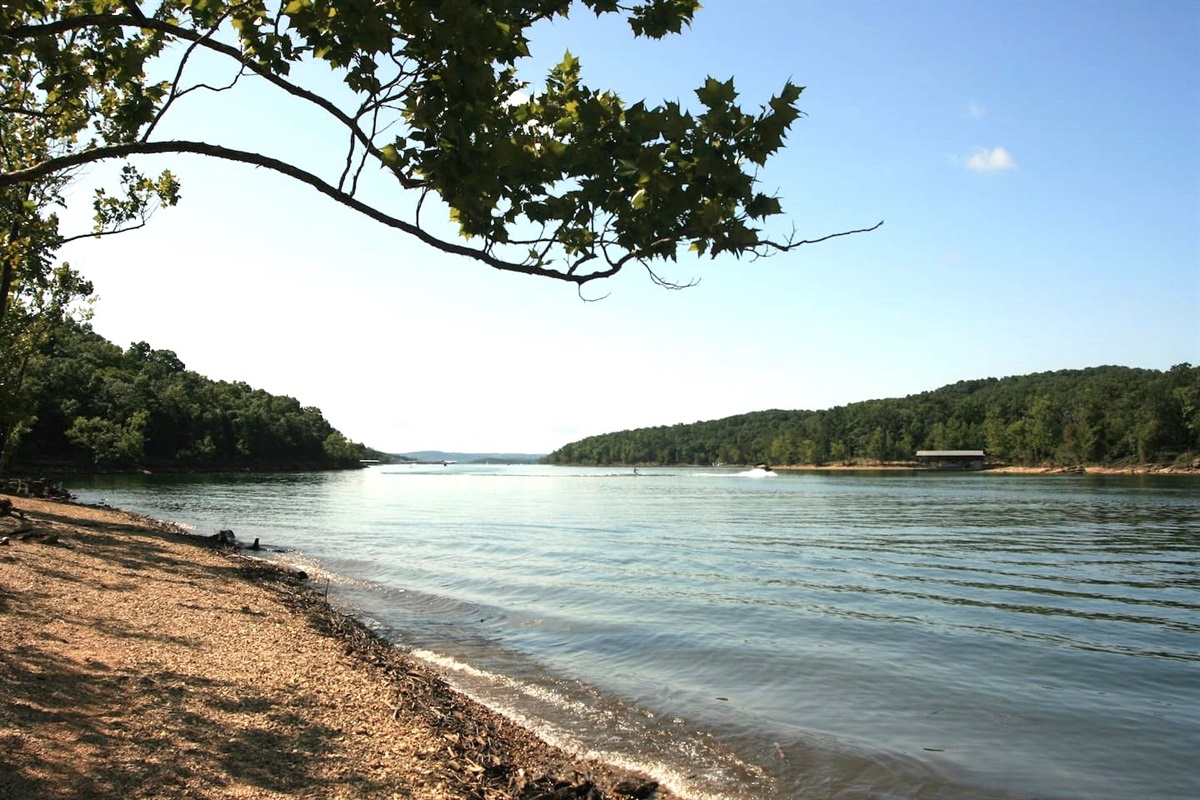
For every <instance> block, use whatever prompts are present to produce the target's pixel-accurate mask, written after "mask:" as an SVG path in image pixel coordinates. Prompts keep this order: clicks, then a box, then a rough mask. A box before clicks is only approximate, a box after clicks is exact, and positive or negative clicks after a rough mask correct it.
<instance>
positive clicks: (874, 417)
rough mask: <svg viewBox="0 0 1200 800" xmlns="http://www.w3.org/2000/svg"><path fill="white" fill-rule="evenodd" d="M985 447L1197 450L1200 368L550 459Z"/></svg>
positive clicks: (1135, 372) (899, 458)
mask: <svg viewBox="0 0 1200 800" xmlns="http://www.w3.org/2000/svg"><path fill="white" fill-rule="evenodd" d="M926 449H927V450H959V449H970V450H977V449H983V450H986V451H987V453H988V456H989V457H990V458H991V459H993V460H995V461H999V462H1003V463H1010V464H1018V465H1030V466H1041V465H1076V464H1096V465H1114V464H1116V465H1119V464H1131V463H1172V462H1175V461H1180V460H1183V461H1190V460H1191V459H1194V458H1196V457H1197V456H1198V455H1200V367H1193V366H1191V365H1190V364H1180V365H1178V366H1175V367H1173V368H1172V369H1170V370H1169V371H1167V372H1159V371H1156V370H1145V369H1131V368H1127V367H1095V368H1092V369H1085V370H1064V371H1060V372H1045V373H1038V374H1034V375H1025V376H1019V377H1010V378H1004V379H996V378H988V379H984V380H976V381H964V382H961V383H956V384H953V385H952V386H946V387H943V388H941V389H938V390H936V391H932V392H925V393H922V394H918V395H912V396H909V397H905V398H902V399H891V400H869V401H866V402H862V403H854V404H851V405H848V406H839V407H837V408H833V409H829V410H827V411H759V412H754V413H750V414H742V415H739V416H735V417H727V418H725V419H720V420H713V421H710V422H697V423H694V424H692V425H674V426H670V427H658V428H643V429H639V430H633V431H622V432H619V433H609V434H604V435H601V436H593V437H589V438H587V439H583V440H581V441H578V442H573V443H571V444H568V445H566V446H564V447H562V448H560V449H558V450H556V451H555V452H554V453H551V454H550V455H549V456H548V457H547V460H548V461H549V462H550V463H553V464H712V463H731V464H747V463H751V464H752V463H757V462H768V463H772V464H779V465H799V464H816V465H820V464H827V463H853V464H879V463H888V462H908V461H911V460H912V459H913V458H914V456H915V454H916V451H917V450H926Z"/></svg>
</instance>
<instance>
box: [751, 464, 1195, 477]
mask: <svg viewBox="0 0 1200 800" xmlns="http://www.w3.org/2000/svg"><path fill="white" fill-rule="evenodd" d="M744 468H746V469H749V466H746V467H744ZM771 469H772V470H775V471H777V472H778V471H782V472H932V473H942V474H951V475H953V474H958V473H963V472H979V473H984V474H991V475H1200V468H1197V467H1194V466H1169V465H1162V464H1140V465H1138V466H1136V467H1106V466H1087V465H1078V466H1068V467H1022V466H1010V465H998V466H991V467H987V466H985V467H984V468H983V469H970V470H954V469H946V470H938V469H927V468H921V467H917V466H916V465H913V464H873V465H869V464H850V465H847V464H824V465H821V466H816V465H813V464H799V465H795V466H775V465H772V467H771Z"/></svg>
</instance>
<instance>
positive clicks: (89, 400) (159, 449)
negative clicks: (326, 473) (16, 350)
mask: <svg viewBox="0 0 1200 800" xmlns="http://www.w3.org/2000/svg"><path fill="white" fill-rule="evenodd" d="M24 395H25V398H24V403H25V412H24V419H23V426H24V427H25V428H26V430H25V433H24V435H23V436H21V437H20V440H19V443H18V445H17V449H16V451H15V453H14V457H13V459H12V471H14V472H17V471H23V472H26V473H29V472H31V471H34V470H49V471H55V470H92V469H104V470H129V469H151V470H156V471H159V470H162V471H187V470H242V469H260V470H282V469H337V468H348V467H357V466H360V464H359V460H360V459H363V458H379V457H380V456H381V454H378V453H376V452H375V451H372V450H369V449H368V448H366V447H364V446H363V445H361V444H357V443H355V442H351V441H349V440H347V439H346V437H345V436H343V435H342V434H341V433H340V432H338V431H337V430H335V429H334V428H333V426H332V425H330V424H329V422H327V421H326V420H325V418H324V416H323V415H322V414H321V411H320V409H317V408H312V407H305V406H301V404H300V402H299V401H298V400H296V399H295V398H292V397H285V396H279V395H272V394H269V393H268V392H265V391H263V390H261V389H254V388H252V387H251V386H249V385H247V384H246V383H242V382H240V381H239V382H232V383H230V382H226V381H214V380H210V379H209V378H206V377H204V376H202V375H199V374H198V373H195V372H192V371H191V370H188V369H187V368H186V367H185V366H184V364H183V362H182V361H180V360H179V358H178V357H177V356H176V355H175V353H173V352H171V351H170V350H155V349H153V348H151V347H150V345H148V344H146V343H145V342H137V343H135V344H133V345H131V346H130V347H129V349H127V350H122V349H121V348H120V347H118V346H116V345H114V344H113V343H111V342H109V341H108V340H106V339H104V338H103V337H102V336H100V335H99V334H97V333H95V332H94V331H92V330H91V328H90V327H89V326H87V325H80V324H77V323H73V322H68V323H66V324H65V325H63V326H62V327H61V328H59V329H58V330H57V331H56V332H55V334H54V335H53V336H52V337H51V338H50V340H49V341H48V342H46V344H45V345H44V346H43V347H42V348H40V350H38V351H37V352H36V353H34V355H33V356H32V357H31V359H30V361H29V363H28V365H27V366H26V370H25V376H24Z"/></svg>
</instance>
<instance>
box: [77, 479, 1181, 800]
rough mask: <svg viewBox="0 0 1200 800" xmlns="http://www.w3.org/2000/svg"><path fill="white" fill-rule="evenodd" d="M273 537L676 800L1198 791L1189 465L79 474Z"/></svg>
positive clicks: (196, 517)
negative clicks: (1083, 470)
mask: <svg viewBox="0 0 1200 800" xmlns="http://www.w3.org/2000/svg"><path fill="white" fill-rule="evenodd" d="M73 489H74V490H75V491H76V492H77V493H78V494H79V495H80V498H81V499H82V500H84V501H98V500H100V499H102V498H103V499H105V500H107V502H109V503H112V504H113V505H117V506H121V507H125V508H129V509H131V510H137V511H142V512H145V513H149V514H152V515H154V516H159V517H164V518H168V519H173V520H179V521H183V522H186V523H189V524H191V525H194V526H195V527H196V529H197V530H198V531H199V532H202V533H212V532H215V531H216V530H217V529H219V528H226V527H228V528H232V529H234V530H235V531H236V532H237V534H238V536H239V537H240V538H242V539H244V540H247V541H249V540H251V539H253V538H254V537H260V538H261V539H262V541H263V542H264V543H266V544H270V545H273V546H279V547H283V548H288V549H290V550H292V551H294V552H292V553H290V554H288V555H287V556H285V557H286V558H288V559H292V560H304V561H306V563H308V564H310V565H311V566H317V567H319V569H320V570H321V572H320V577H319V580H322V581H324V580H328V581H329V586H330V593H331V598H333V599H334V600H335V601H336V602H337V603H339V604H341V605H343V606H344V607H346V608H349V609H352V610H353V611H354V612H355V613H356V614H358V615H359V616H360V617H362V618H364V619H365V620H367V621H369V622H370V623H371V624H373V625H374V626H376V627H377V628H378V629H379V630H380V631H381V632H383V633H384V634H385V635H388V636H390V637H392V638H393V639H394V640H395V641H396V642H397V643H398V644H399V645H400V646H402V647H404V648H406V649H408V650H410V651H412V652H413V653H414V654H416V655H418V656H419V657H421V658H424V659H426V660H428V661H430V662H431V663H434V664H437V665H438V666H439V667H440V668H441V669H443V670H444V671H445V672H446V673H447V675H448V676H449V677H450V679H451V680H452V681H453V682H454V683H455V684H456V685H458V686H459V687H460V688H461V689H463V690H464V691H466V692H468V693H470V694H472V695H474V696H476V697H478V698H480V699H482V700H484V701H485V702H487V703H489V704H491V705H493V706H494V707H497V708H500V709H502V710H504V711H505V712H506V713H508V714H510V715H511V716H513V717H514V718H516V719H518V720H519V721H522V722H523V723H525V724H527V725H529V726H530V727H533V728H535V729H536V730H538V731H539V732H540V733H541V734H542V735H543V736H545V737H546V738H549V739H552V740H554V741H556V742H558V743H561V744H564V745H566V746H569V747H573V748H576V749H578V750H581V751H584V752H591V753H593V754H598V755H601V756H603V757H605V758H607V759H609V760H613V761H617V762H620V763H626V764H631V765H637V766H641V767H643V768H649V769H651V770H652V771H654V772H655V773H656V774H657V775H658V776H659V777H660V779H662V780H663V781H664V782H665V783H667V784H668V785H671V786H672V787H673V788H675V789H677V790H679V791H681V792H683V793H685V794H689V795H690V796H693V797H697V798H724V799H725V800H750V798H756V799H761V800H776V799H780V800H781V799H782V798H808V797H812V798H851V797H852V798H916V797H921V798H963V797H972V798H1043V800H1045V799H1046V798H1096V799H1097V800H1106V799H1107V798H1111V799H1112V800H1117V799H1118V798H1120V799H1121V800H1124V799H1125V798H1133V797H1139V798H1142V797H1144V798H1161V799H1162V800H1176V799H1178V800H1183V798H1189V800H1194V798H1196V797H1200V771H1198V769H1197V767H1196V764H1195V760H1196V755H1195V754H1196V753H1197V752H1200V614H1198V613H1197V612H1200V481H1197V480H1195V479H1193V478H1190V477H1187V476H1180V477H1174V478H1171V477H1158V476H1128V477H1124V476H1086V475H1085V476H1024V475H1020V476H1000V475H981V474H956V475H946V474H923V473H847V474H842V473H838V474H830V473H798V474H788V473H781V474H780V475H778V476H775V477H770V478H764V477H761V476H759V475H752V474H747V473H742V472H738V471H736V470H716V469H654V470H648V469H641V470H639V474H636V475H635V474H634V473H633V471H632V470H629V469H603V468H601V469H590V470H589V469H573V468H553V467H529V466H514V467H503V466H496V467H493V466H474V465H452V466H449V467H442V466H381V467H375V468H372V469H370V470H366V471H361V472H352V473H319V474H288V475H243V476H204V477H167V476H162V477H154V476H150V477H121V478H96V479H93V480H92V481H91V482H89V483H87V484H86V485H84V484H80V485H78V486H73Z"/></svg>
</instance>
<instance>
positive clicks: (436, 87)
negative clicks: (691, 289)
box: [0, 0, 877, 314]
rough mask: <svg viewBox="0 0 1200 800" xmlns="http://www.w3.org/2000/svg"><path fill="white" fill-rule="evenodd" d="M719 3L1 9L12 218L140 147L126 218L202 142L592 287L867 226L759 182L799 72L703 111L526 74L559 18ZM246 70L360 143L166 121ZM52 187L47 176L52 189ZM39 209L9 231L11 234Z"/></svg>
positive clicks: (716, 87) (571, 66)
mask: <svg viewBox="0 0 1200 800" xmlns="http://www.w3.org/2000/svg"><path fill="white" fill-rule="evenodd" d="M699 5H700V4H699V3H698V2H695V1H694V0H630V2H626V3H621V2H618V0H582V2H581V3H572V2H570V0H374V1H373V2H365V1H364V0H279V2H268V0H239V1H236V2H230V1H229V0H161V2H157V3H150V2H147V3H138V2H137V1H136V0H83V1H80V2H58V1H56V0H12V1H11V2H6V3H5V4H3V7H2V8H0V107H2V110H3V119H4V122H3V123H2V124H3V130H2V131H0V140H2V141H0V145H3V146H0V190H2V191H3V192H4V196H3V202H4V204H5V206H6V208H7V209H8V211H9V212H10V215H11V216H14V217H21V216H22V215H23V214H24V215H25V216H28V212H29V211H30V210H31V209H39V208H42V207H44V205H45V203H46V202H48V201H50V200H53V199H56V198H61V188H62V187H61V184H62V181H63V180H65V179H67V178H69V176H70V175H71V173H72V171H73V170H76V169H78V168H79V167H81V166H83V165H87V164H93V163H97V162H101V161H109V160H116V161H121V162H125V167H124V171H123V172H122V186H121V188H120V190H118V191H115V192H113V193H111V194H110V193H108V192H105V191H103V190H101V191H99V192H98V193H97V195H96V197H95V202H94V205H95V218H96V231H95V232H96V233H100V234H107V233H112V232H116V231H118V230H122V229H125V228H127V227H129V226H130V225H140V224H141V223H142V222H143V221H144V219H145V216H146V214H147V213H148V212H149V211H151V210H153V208H155V207H156V206H158V205H160V204H167V205H170V204H173V203H174V202H176V201H177V199H178V197H179V185H178V182H177V181H176V179H175V176H174V175H173V174H172V173H171V172H169V171H167V172H163V173H161V174H159V175H158V176H157V177H146V176H145V175H143V174H142V172H141V171H140V168H139V167H137V166H136V165H135V164H134V161H137V162H138V163H141V162H142V161H144V160H145V157H149V156H160V155H164V154H184V153H189V154H199V155H202V156H209V157H213V158H219V159H227V160H231V161H236V162H242V163H245V164H249V165H254V166H257V167H261V168H266V169H270V170H273V171H275V172H277V173H280V174H282V175H285V176H288V177H289V178H292V179H294V180H296V181H299V182H300V183H303V184H306V185H308V186H310V187H312V188H313V189H315V190H317V191H319V192H321V193H323V194H325V195H327V196H328V197H330V198H332V199H334V200H336V201H337V202H339V203H342V204H344V205H345V206H348V207H350V208H352V209H354V210H356V211H358V212H360V213H362V214H365V215H367V216H369V217H370V218H372V219H374V220H376V221H377V222H379V223H381V224H384V225H387V226H391V227H393V228H396V229H398V230H400V231H403V232H405V233H407V234H411V235H413V236H415V237H417V238H419V239H421V240H422V241H424V242H426V243H428V244H429V245H431V246H433V247H436V248H439V249H441V250H443V251H446V252H449V253H455V254H458V255H462V256H466V257H469V258H472V259H476V260H478V261H480V262H483V263H484V264H486V265H488V266H490V267H494V268H497V269H501V270H511V271H514V272H520V273H526V274H530V275H538V276H544V277H548V278H554V279H559V280H563V281H568V282H573V283H576V284H584V283H586V282H588V281H592V280H596V279H600V278H605V277H608V276H611V275H613V274H615V273H617V272H618V271H620V270H621V269H622V268H623V267H624V266H626V265H627V264H630V263H640V264H643V265H645V266H646V267H647V268H648V269H649V270H650V274H651V276H653V277H655V278H656V279H657V274H656V273H655V272H654V264H655V262H656V261H659V262H661V261H663V260H675V259H676V258H677V256H678V254H679V253H680V252H686V251H688V250H690V251H693V252H695V253H697V254H699V255H706V256H713V257H715V256H718V255H720V254H723V253H730V254H733V255H735V256H760V255H766V254H770V253H771V252H777V251H780V250H788V249H790V248H793V247H797V246H799V245H802V244H810V243H813V242H815V241H822V240H824V239H828V238H831V237H832V236H841V235H844V234H845V233H855V232H858V231H846V232H842V233H833V234H828V235H825V236H821V237H817V238H815V239H812V240H803V239H800V238H798V237H797V236H796V235H795V234H794V232H793V233H790V234H785V235H783V236H782V237H780V236H773V235H772V234H769V233H768V232H767V231H766V230H765V229H764V227H763V225H764V224H765V222H766V221H767V220H769V219H770V218H772V217H775V216H777V215H779V214H780V213H781V212H782V208H781V205H780V200H779V198H778V197H776V196H773V195H771V194H769V193H765V192H762V191H760V189H759V186H758V183H759V182H758V170H759V169H760V168H762V167H763V166H764V165H765V164H766V162H767V160H768V158H769V157H770V156H771V155H772V154H773V153H775V152H777V151H778V150H779V149H780V148H781V147H782V146H783V143H784V138H785V136H786V134H787V132H788V130H789V128H790V127H791V125H792V124H793V123H794V122H795V121H796V120H797V119H798V118H799V117H800V115H801V112H800V110H799V109H798V107H797V102H798V100H799V97H800V94H801V91H802V89H801V87H799V86H796V85H794V84H792V83H791V82H788V83H786V84H785V85H784V86H783V87H782V88H781V89H780V90H779V92H778V94H777V95H775V96H774V97H771V98H769V99H767V100H766V102H765V103H764V104H763V105H762V106H761V107H760V108H758V109H753V110H749V111H747V110H743V109H742V107H741V106H740V105H739V103H738V93H737V90H736V89H735V87H734V83H733V80H732V79H728V80H718V79H716V78H712V77H709V78H707V79H706V80H705V81H704V83H703V85H702V86H700V87H699V88H698V89H697V90H696V92H695V103H694V104H692V107H691V108H689V107H686V106H685V105H684V104H681V103H679V102H666V103H662V104H659V105H653V104H649V103H647V102H645V101H638V102H635V103H632V104H629V103H626V102H625V101H623V100H622V99H621V98H620V97H619V96H618V95H617V94H616V93H615V92H613V91H608V90H599V89H593V88H591V87H589V86H587V85H586V84H585V83H584V82H583V80H582V77H581V75H582V73H581V65H580V63H579V60H578V59H577V58H575V57H573V56H572V55H571V54H570V53H567V54H566V55H565V57H564V58H563V59H562V61H561V62H560V63H558V64H557V65H556V66H555V67H553V68H552V69H551V70H550V71H549V74H548V75H546V76H545V78H544V80H543V81H542V82H541V83H540V84H538V85H534V84H532V83H530V82H528V81H527V80H525V79H524V78H523V77H522V76H521V75H520V74H519V69H518V68H519V66H520V63H521V62H522V60H523V59H525V58H527V57H528V56H529V55H530V40H529V34H530V30H531V28H532V27H533V26H535V25H536V24H538V23H542V22H547V21H552V20H555V19H559V18H564V17H566V16H567V15H568V13H569V12H571V11H576V10H583V9H586V10H587V11H588V12H591V13H594V14H596V15H610V14H619V15H622V16H623V17H625V18H626V19H627V21H628V24H629V26H630V29H631V32H632V34H633V35H634V36H638V37H650V38H661V37H664V36H667V35H669V34H676V33H679V32H681V31H682V29H683V28H684V27H686V26H688V25H689V24H690V23H691V21H692V18H693V15H694V14H695V13H696V11H697V9H698V8H699ZM309 62H317V63H323V64H325V65H328V67H330V68H331V69H332V70H333V71H334V73H335V74H336V75H337V76H338V77H339V79H340V81H341V85H342V88H341V89H340V90H339V92H338V93H337V94H336V96H333V95H331V94H329V93H326V94H321V93H318V92H317V91H314V90H312V89H310V88H308V87H306V86H305V85H304V84H303V83H302V82H301V81H300V80H299V79H298V78H296V77H294V76H295V75H297V73H298V72H299V70H297V69H296V67H297V66H298V65H300V64H306V63H309ZM214 64H217V65H218V66H214ZM222 64H223V65H224V66H223V67H221V66H219V65H222ZM247 82H260V83H265V84H267V85H269V86H270V87H273V89H274V90H276V91H277V92H278V94H279V97H280V102H286V103H294V104H299V105H303V106H305V107H306V108H309V109H311V110H314V111H316V112H318V113H319V114H321V115H323V117H324V118H325V119H327V120H329V121H330V122H331V123H333V124H334V125H336V126H338V128H340V130H341V131H342V132H343V134H344V141H345V146H344V148H342V149H340V150H339V151H338V152H330V153H326V154H322V155H323V156H325V157H326V163H325V169H324V170H323V171H310V170H308V169H305V168H302V167H300V166H297V165H295V164H291V163H288V162H287V161H286V160H284V159H281V158H279V157H276V156H274V155H272V154H271V153H269V152H259V151H251V150H244V149H239V148H237V147H234V146H230V145H228V144H225V143H222V142H219V141H206V140H187V139H177V138H163V137H162V136H160V134H159V131H160V130H161V129H162V127H163V122H164V120H166V119H167V118H168V117H170V116H171V115H172V114H173V113H174V112H175V111H176V110H177V109H179V108H181V107H184V106H185V105H187V104H188V103H189V102H191V101H192V100H193V99H194V98H196V97H198V96H199V95H202V94H206V95H210V96H213V95H218V96H219V95H220V94H221V93H224V92H235V91H236V90H237V89H238V88H239V86H241V85H244V84H245V83H247ZM229 122H230V126H236V120H230V121H229ZM376 173H380V174H383V175H386V176H387V177H388V179H389V180H390V181H392V182H393V183H394V185H395V187H396V188H398V189H399V190H400V192H401V193H402V194H404V195H405V196H407V197H409V198H413V199H415V202H410V203H409V204H408V207H409V208H411V212H410V213H409V212H406V213H405V214H400V213H398V212H394V211H392V210H390V209H392V208H395V207H397V204H393V203H385V202H379V203H375V204H372V203H371V202H369V201H368V200H367V199H365V195H364V193H362V192H360V187H361V185H362V183H363V181H364V180H365V178H366V177H370V176H373V175H374V174H376ZM31 194H40V197H38V198H35V199H34V201H33V202H32V204H31V203H30V202H29V200H30V196H31ZM398 205H399V206H400V207H404V204H398ZM435 209H440V211H439V210H435ZM441 213H448V214H449V215H450V217H451V218H452V219H453V220H454V221H455V222H456V223H457V225H458V229H459V232H460V233H461V235H462V237H464V238H463V239H455V238H453V237H451V238H450V239H446V238H439V236H438V235H436V234H435V233H434V232H433V230H434V229H436V228H437V227H438V225H436V224H431V219H430V217H431V215H440V214H441ZM42 220H43V221H44V222H45V221H46V218H45V217H43V218H42ZM441 221H444V218H443V219H442V220H438V222H441ZM10 227H11V226H10ZM18 227H20V226H18ZM36 227H37V226H36V225H34V224H32V221H27V223H26V224H25V225H24V230H25V233H22V231H21V230H17V229H13V230H10V234H9V236H8V239H7V240H6V243H5V246H6V249H11V248H12V246H13V245H14V244H15V243H16V242H17V240H18V239H19V238H21V236H22V235H24V236H32V235H36V232H35V231H34V228H36ZM876 227H877V226H876ZM10 260H11V258H10ZM5 274H6V276H11V274H12V271H11V270H8V271H6V273H5ZM2 313H3V307H2V306H0V314H2Z"/></svg>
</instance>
